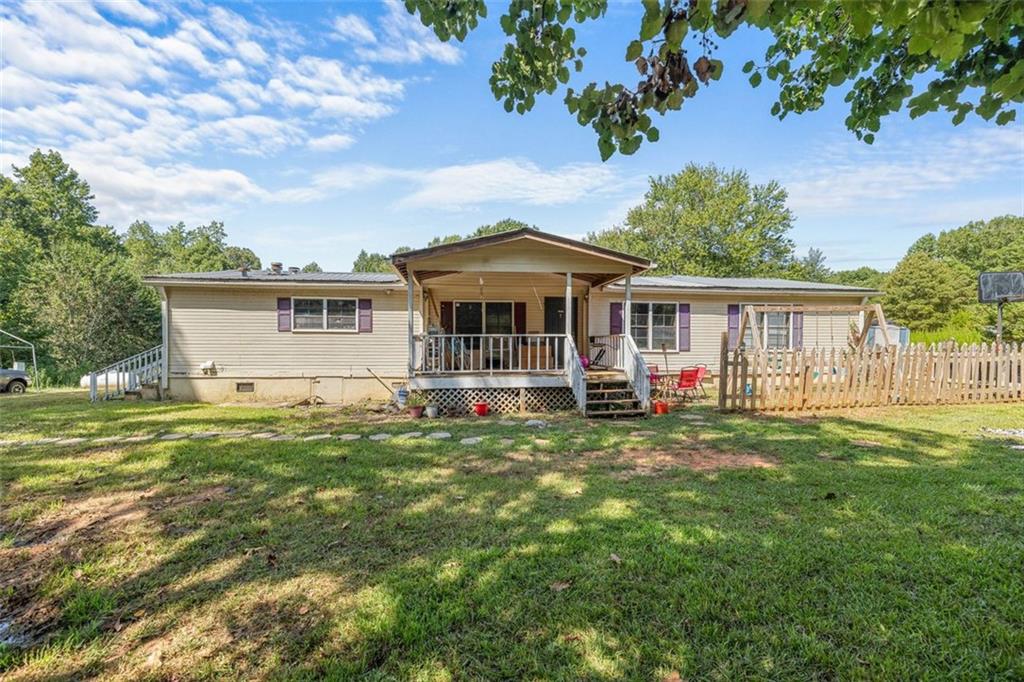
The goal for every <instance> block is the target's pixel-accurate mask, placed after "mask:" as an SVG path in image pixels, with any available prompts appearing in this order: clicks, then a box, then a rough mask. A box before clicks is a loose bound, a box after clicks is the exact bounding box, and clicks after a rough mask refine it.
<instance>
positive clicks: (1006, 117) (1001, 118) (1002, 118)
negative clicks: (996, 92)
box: [996, 109, 1017, 126]
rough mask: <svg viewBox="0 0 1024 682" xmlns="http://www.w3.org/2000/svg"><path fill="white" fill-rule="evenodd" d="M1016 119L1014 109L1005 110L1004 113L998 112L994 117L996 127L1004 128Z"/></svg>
mask: <svg viewBox="0 0 1024 682" xmlns="http://www.w3.org/2000/svg"><path fill="white" fill-rule="evenodd" d="M1016 118H1017V110H1016V109H1007V110H1006V111H1001V112H999V115H998V116H996V125H1000V126H1004V125H1006V124H1007V123H1009V122H1010V121H1013V120H1015V119H1016Z"/></svg>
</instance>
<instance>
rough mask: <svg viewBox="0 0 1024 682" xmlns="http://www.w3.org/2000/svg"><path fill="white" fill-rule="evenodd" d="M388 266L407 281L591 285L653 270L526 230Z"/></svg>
mask: <svg viewBox="0 0 1024 682" xmlns="http://www.w3.org/2000/svg"><path fill="white" fill-rule="evenodd" d="M391 264H392V266H393V267H394V268H395V270H397V271H398V274H399V275H401V277H402V279H404V280H406V281H408V279H409V276H410V274H409V273H410V272H412V273H413V278H414V279H415V280H416V281H418V282H423V281H426V280H429V279H434V278H437V277H443V276H445V275H451V274H455V273H458V272H552V273H565V272H571V273H572V275H573V278H576V279H580V280H583V281H586V282H588V283H589V284H590V285H591V286H595V287H597V286H604V285H606V284H610V283H612V282H615V281H618V280H620V279H622V278H623V277H625V276H627V275H635V274H638V273H641V272H644V271H646V270H648V269H650V268H651V267H653V263H651V261H649V260H647V259H646V258H640V257H638V256H632V255H630V254H627V253H622V252H621V251H614V250H612V249H606V248H604V247H601V246H595V245H593V244H587V243H586V242H581V241H578V240H576V239H569V238H568V237H562V236H559V235H555V234H550V233H548V232H541V231H540V230H534V229H531V228H523V229H519V230H511V231H508V232H500V233H498V234H491V235H486V236H483V237H475V238H473V239H464V240H462V241H458V242H453V243H451V244H441V245H438V246H431V247H427V248H425V249H417V250H416V251H406V252H404V253H396V254H394V255H393V256H391Z"/></svg>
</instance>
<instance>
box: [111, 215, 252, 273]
mask: <svg viewBox="0 0 1024 682" xmlns="http://www.w3.org/2000/svg"><path fill="white" fill-rule="evenodd" d="M123 244H124V248H125V250H126V251H127V252H128V257H129V258H130V260H131V261H132V263H133V264H134V265H135V267H136V268H137V269H138V272H140V273H143V274H166V273H170V272H203V271H211V270H237V269H239V268H241V267H243V266H245V267H247V268H252V269H258V268H260V266H261V264H260V259H259V258H257V257H256V254H255V253H253V252H252V250H251V249H248V248H245V247H241V246H229V245H228V243H227V232H226V231H225V230H224V223H221V222H218V221H213V222H211V223H209V224H208V225H200V226H198V227H194V228H188V227H186V226H185V223H177V224H176V225H171V226H170V227H168V228H167V229H166V230H165V231H163V232H159V231H157V230H154V229H153V227H152V226H151V225H150V224H149V223H147V222H145V221H136V222H134V223H132V224H131V225H129V226H128V231H127V232H126V233H125V236H124V239H123Z"/></svg>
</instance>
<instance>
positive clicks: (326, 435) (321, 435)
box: [302, 433, 331, 443]
mask: <svg viewBox="0 0 1024 682" xmlns="http://www.w3.org/2000/svg"><path fill="white" fill-rule="evenodd" d="M330 437H331V434H329V433H314V434H313V435H312V436H306V437H305V438H303V439H302V440H304V441H306V442H307V443H308V442H309V441H314V440H327V439H328V438H330Z"/></svg>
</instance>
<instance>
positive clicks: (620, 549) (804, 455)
mask: <svg viewBox="0 0 1024 682" xmlns="http://www.w3.org/2000/svg"><path fill="white" fill-rule="evenodd" d="M694 418H696V419H697V422H696V423H695V421H694ZM375 419H377V420H379V419H381V418H379V417H375V416H372V415H366V414H357V413H353V412H344V411H338V410H331V409H324V408H320V409H270V408H252V407H211V406H203V405H193V404H182V403H107V404H101V405H90V404H89V403H88V401H87V400H86V398H85V397H84V396H83V395H82V394H78V393H70V394H69V393H55V394H45V393H44V394H42V395H27V396H24V397H20V398H14V397H9V396H0V439H15V440H30V439H34V438H40V437H46V436H57V435H60V436H89V437H102V436H115V435H131V434H150V433H156V432H189V433H198V432H203V431H222V432H223V431H232V430H245V431H274V432H278V433H288V434H296V435H300V436H302V435H307V434H314V433H321V432H326V431H330V432H332V433H336V434H337V433H342V432H349V433H361V434H364V435H368V434H371V433H377V432H381V431H384V432H388V433H391V434H395V435H397V434H401V433H404V432H408V431H411V430H414V429H418V430H434V429H443V430H446V431H450V432H451V433H452V434H453V436H454V437H453V438H452V439H451V440H443V441H442V440H428V439H426V438H422V437H412V438H394V439H391V440H388V441H383V442H370V441H368V440H367V439H366V438H363V439H361V440H357V441H352V442H344V441H340V440H336V439H330V440H321V441H309V442H305V441H301V440H292V441H270V440H255V439H251V438H235V439H226V438H214V439H209V440H199V439H183V440H176V441H159V440H156V441H148V442H139V443H129V444H125V443H109V444H95V443H92V444H90V443H83V444H80V445H72V446H63V447H56V446H20V447H7V448H4V449H0V485H2V493H0V641H4V642H6V644H0V675H3V676H7V677H9V678H11V679H38V678H47V679H52V678H80V677H91V676H95V677H102V678H105V679H109V678H120V679H132V680H134V679H145V678H158V679H192V678H237V679H251V678H274V679H280V678H286V679H304V678H319V677H329V678H334V679H369V680H390V679H400V680H407V679H409V680H449V679H452V680H462V679H483V680H497V679H538V680H539V679H544V680H549V679H550V680H579V679H590V680H617V679H639V680H661V679H676V677H675V675H677V674H678V676H679V677H680V678H683V679H697V678H719V679H737V678H748V677H754V678H771V679H787V678H788V679H801V680H803V679H833V678H874V679H880V678H884V679H890V678H922V677H933V678H934V677H950V678H974V679H978V678H1005V679H1011V678H1015V679H1020V678H1022V677H1024V452H1022V451H1019V450H1014V449H1012V448H1011V447H1010V445H1011V443H1013V442H1024V441H1012V440H1011V439H1007V438H1002V437H998V436H992V435H989V434H986V433H983V432H982V428H983V427H993V428H1022V427H1024V407H1022V406H1021V405H1015V406H1012V405H978V406H969V407H963V406H957V407H949V408H902V409H889V410H878V411H874V410H864V411H856V412H848V413H843V414H836V415H832V416H827V417H810V418H783V417H749V416H741V415H720V414H718V413H716V412H715V411H713V410H712V409H711V407H710V406H699V407H696V408H687V409H686V410H684V411H682V412H678V413H675V414H673V415H670V416H668V417H664V418H656V419H649V420H646V421H642V422H632V423H603V422H591V423H588V422H587V421H585V420H582V419H578V418H572V417H563V418H559V419H557V420H555V421H554V422H553V423H552V424H551V425H550V426H549V427H548V428H545V429H540V430H538V429H529V428H526V427H525V426H523V425H522V424H521V422H522V420H517V422H519V423H517V425H515V426H501V425H499V424H498V423H497V420H496V419H493V418H489V419H487V420H485V421H480V420H469V419H466V420H444V421H441V422H434V423H432V424H426V423H424V422H416V423H414V422H411V421H407V420H391V421H380V422H379V423H377V422H374V420H375ZM637 430H643V431H650V432H652V433H650V434H647V435H631V433H632V432H635V431H637ZM476 435H485V436H486V438H485V439H484V440H483V441H482V442H480V443H478V444H473V445H463V444H460V442H459V439H460V438H462V437H466V436H476ZM502 439H506V440H505V441H504V442H503V440H502Z"/></svg>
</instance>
